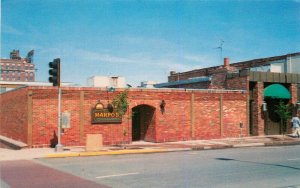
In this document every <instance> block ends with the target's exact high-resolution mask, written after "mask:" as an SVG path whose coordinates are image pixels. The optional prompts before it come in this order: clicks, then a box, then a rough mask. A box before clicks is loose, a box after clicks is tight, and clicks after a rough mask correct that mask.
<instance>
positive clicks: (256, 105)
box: [253, 82, 264, 136]
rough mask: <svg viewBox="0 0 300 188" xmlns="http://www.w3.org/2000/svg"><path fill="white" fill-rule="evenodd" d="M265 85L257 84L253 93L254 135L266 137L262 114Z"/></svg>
mask: <svg viewBox="0 0 300 188" xmlns="http://www.w3.org/2000/svg"><path fill="white" fill-rule="evenodd" d="M263 92H264V84H263V83H262V82H257V83H256V86H255V87H254V91H253V99H254V101H253V116H254V117H253V125H254V126H253V135H255V136H257V135H264V119H263V114H262V110H261V109H262V108H261V107H262V103H263V101H264V93H263Z"/></svg>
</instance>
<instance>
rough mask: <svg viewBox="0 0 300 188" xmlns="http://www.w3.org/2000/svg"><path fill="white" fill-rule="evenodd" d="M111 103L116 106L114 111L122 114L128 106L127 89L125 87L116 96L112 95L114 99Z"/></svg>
mask: <svg viewBox="0 0 300 188" xmlns="http://www.w3.org/2000/svg"><path fill="white" fill-rule="evenodd" d="M112 104H113V105H114V107H115V108H116V111H117V112H118V113H119V114H120V115H121V116H123V115H124V114H125V113H126V111H127V108H128V106H129V102H128V89H125V90H124V91H123V92H121V93H120V94H118V95H117V96H116V97H114V99H113V101H112Z"/></svg>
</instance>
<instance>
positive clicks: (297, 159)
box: [287, 158, 300, 161]
mask: <svg viewBox="0 0 300 188" xmlns="http://www.w3.org/2000/svg"><path fill="white" fill-rule="evenodd" d="M287 160H288V161H300V158H295V159H287Z"/></svg>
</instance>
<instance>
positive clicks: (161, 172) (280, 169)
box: [36, 146, 300, 188]
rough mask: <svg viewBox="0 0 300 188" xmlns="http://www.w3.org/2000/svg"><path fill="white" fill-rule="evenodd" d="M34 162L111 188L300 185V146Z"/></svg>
mask: <svg viewBox="0 0 300 188" xmlns="http://www.w3.org/2000/svg"><path fill="white" fill-rule="evenodd" d="M36 162H39V163H41V164H43V165H47V166H49V167H51V168H55V169H58V170H60V171H64V172H67V173H71V174H73V175H76V176H80V177H82V178H85V179H88V180H91V181H94V182H97V183H99V184H102V185H107V186H111V187H254V186H255V187H257V188H258V187H300V146H284V147H257V148H239V149H226V150H209V151H186V152H171V153H156V154H138V155H137V154H133V155H120V156H97V157H79V158H58V159H41V160H37V161H36Z"/></svg>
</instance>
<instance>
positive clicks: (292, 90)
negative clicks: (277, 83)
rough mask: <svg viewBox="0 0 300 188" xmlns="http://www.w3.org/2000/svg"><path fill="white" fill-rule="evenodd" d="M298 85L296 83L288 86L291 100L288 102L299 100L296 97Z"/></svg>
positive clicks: (293, 102) (294, 102)
mask: <svg viewBox="0 0 300 188" xmlns="http://www.w3.org/2000/svg"><path fill="white" fill-rule="evenodd" d="M297 87H298V86H297V84H291V85H290V88H289V90H290V93H291V97H292V98H291V100H290V103H292V104H296V103H297V101H298V100H299V99H298V98H297V95H298V94H297V89H298V88H297Z"/></svg>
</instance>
